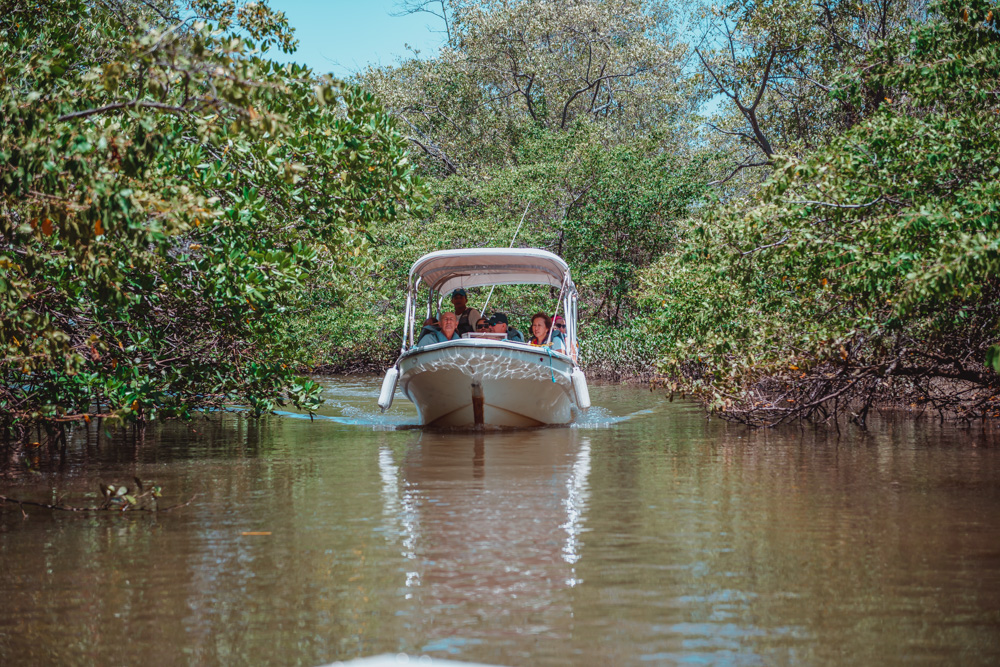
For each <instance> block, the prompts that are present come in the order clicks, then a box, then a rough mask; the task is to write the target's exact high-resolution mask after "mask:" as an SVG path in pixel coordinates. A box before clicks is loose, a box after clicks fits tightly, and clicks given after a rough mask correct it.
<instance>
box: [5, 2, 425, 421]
mask: <svg viewBox="0 0 1000 667" xmlns="http://www.w3.org/2000/svg"><path fill="white" fill-rule="evenodd" d="M196 15H197V18H196ZM206 19H207V20H206ZM0 23H2V38H0V62H2V63H3V64H2V70H0V76H2V78H3V81H4V82H5V83H4V88H3V92H2V94H0V106H2V112H0V197H2V199H0V311H2V313H3V318H2V323H0V354H2V356H0V375H2V376H3V384H4V387H3V390H2V392H0V413H2V414H3V415H4V418H3V420H2V421H3V423H4V425H5V426H7V427H10V426H11V425H13V424H17V423H20V420H23V419H30V418H39V417H41V418H56V419H60V418H71V417H72V415H74V414H80V413H85V412H88V411H92V410H94V409H96V410H98V411H99V412H110V413H113V414H115V415H116V416H119V417H127V418H138V419H145V418H153V417H154V416H155V415H156V414H157V413H161V414H162V413H165V414H170V415H180V416H184V415H187V414H189V412H190V410H192V409H196V408H199V407H204V406H206V405H220V404H224V403H228V402H232V401H238V402H242V403H245V404H248V405H250V406H252V407H253V408H254V409H255V410H256V411H261V410H268V409H272V408H273V407H274V406H275V405H276V401H278V400H282V396H287V397H288V398H290V399H291V400H293V401H295V402H296V403H297V404H299V405H302V406H305V407H309V406H312V405H315V401H316V399H317V396H318V387H316V386H315V384H314V383H312V382H309V381H302V380H299V379H297V378H296V377H295V374H294V373H295V370H294V368H295V364H296V363H297V361H298V351H297V347H296V346H295V345H294V341H289V340H288V339H287V338H285V337H283V336H282V335H281V334H282V333H283V331H284V328H285V322H286V320H287V313H288V312H289V311H290V310H294V309H295V308H296V307H297V305H298V304H300V303H301V302H302V300H303V299H308V298H310V297H312V296H313V295H314V294H317V293H335V292H336V291H338V290H339V289H342V286H343V282H344V280H345V279H348V278H350V276H351V275H352V272H357V271H363V270H366V269H370V267H371V263H370V261H369V259H368V251H369V249H370V245H371V242H370V239H371V232H370V228H371V227H373V226H377V225H378V224H381V223H384V222H386V221H391V220H394V219H395V218H396V217H397V216H399V215H402V214H404V213H406V212H407V211H408V210H410V209H411V208H413V207H414V206H415V205H416V204H417V200H418V198H419V187H420V186H419V183H418V181H417V180H416V179H415V177H414V176H413V175H412V168H411V166H410V165H409V164H408V162H407V157H406V153H405V143H404V140H403V139H402V137H400V135H398V133H396V131H395V129H394V123H393V121H392V120H391V119H390V118H389V117H388V116H387V115H386V114H385V113H384V112H383V111H382V110H381V107H380V106H379V105H378V104H377V103H376V102H375V100H374V98H372V97H371V96H370V95H369V94H367V93H364V92H362V91H360V90H358V89H356V88H353V87H350V86H345V85H344V84H342V83H340V82H338V81H334V80H331V79H329V78H318V77H316V76H315V75H313V73H312V72H310V71H309V70H308V69H305V68H302V67H299V66H297V65H279V64H277V63H274V62H272V61H270V60H268V59H266V57H265V56H264V52H265V51H266V50H267V49H268V48H270V47H271V46H272V45H277V46H279V47H280V48H282V49H283V50H286V51H287V50H290V49H291V48H293V47H294V40H293V39H292V36H291V30H290V29H289V27H288V25H287V23H286V21H285V19H284V16H283V15H282V14H281V13H280V12H273V11H272V10H270V9H269V8H268V7H267V5H266V4H264V3H260V2H251V3H247V4H237V3H228V2H226V3H223V2H215V1H214V0H208V1H202V2H198V3H197V6H194V5H186V4H180V5H178V4H174V3H168V2H124V3H116V4H115V5H113V6H111V5H105V4H103V3H96V2H89V1H87V0H59V1H57V0H51V1H40V0H25V1H21V2H16V3H14V4H13V6H12V7H11V8H10V10H9V11H7V12H5V14H4V15H3V17H0Z"/></svg>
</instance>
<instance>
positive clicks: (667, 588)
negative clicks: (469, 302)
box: [0, 378, 1000, 665]
mask: <svg viewBox="0 0 1000 667" xmlns="http://www.w3.org/2000/svg"><path fill="white" fill-rule="evenodd" d="M379 380H380V379H379V378H363V379H357V378H328V379H324V383H325V386H326V394H327V398H328V404H327V406H325V407H324V409H323V411H322V413H321V414H319V415H317V417H316V418H315V419H309V418H308V417H304V416H302V415H295V414H285V415H276V416H268V417H265V418H263V419H262V420H260V421H253V420H250V419H246V418H245V417H244V416H243V415H241V414H238V413H237V414H225V415H218V414H217V415H212V416H211V417H210V418H208V419H199V420H196V421H194V422H191V423H187V424H181V423H170V424H166V425H160V426H158V427H156V428H150V429H148V430H147V432H146V433H145V434H144V435H143V436H142V437H133V435H132V434H131V433H122V432H113V433H103V432H101V431H100V430H99V429H97V428H96V427H92V428H91V429H90V430H89V431H88V432H78V433H77V434H75V435H74V436H73V437H72V438H71V439H70V442H69V446H68V447H67V448H66V449H65V451H64V452H59V451H58V450H50V449H48V448H46V447H36V448H29V449H28V451H27V454H26V456H25V458H24V459H23V460H15V461H8V462H7V465H6V467H5V468H4V469H3V471H2V473H0V489H2V494H3V495H8V496H13V497H17V498H20V499H22V500H35V501H41V502H48V503H56V502H60V503H63V504H77V505H89V504H94V503H95V502H96V500H95V499H96V497H97V494H96V491H97V483H98V480H103V481H104V482H114V483H131V480H132V478H133V477H134V476H138V477H140V478H141V479H143V480H146V481H147V484H149V483H153V482H155V483H156V484H159V485H161V486H162V488H163V498H162V500H161V502H162V503H163V504H167V505H169V504H172V503H178V502H186V501H188V500H191V503H190V504H189V505H187V506H186V507H182V508H179V509H176V510H174V511H171V512H167V513H159V514H139V513H130V514H125V515H118V514H112V515H108V514H102V515H95V514H78V513H71V512H58V511H50V510H44V509H40V508H34V507H27V506H25V507H24V508H23V513H22V510H21V508H20V507H18V506H17V505H11V504H6V505H3V506H0V564H2V573H0V594H2V597H3V604H2V605H0V664H3V665H49V664H62V665H68V664H98V663H100V664H113V665H124V664H134V665H149V664H152V665H174V664H197V665H213V664H225V665H235V664H274V665H321V664H324V663H329V662H332V661H335V660H346V659H350V658H355V657H361V656H370V655H375V654H381V653H398V652H405V653H408V654H410V655H414V656H416V655H429V656H432V657H436V658H447V659H453V660H463V661H478V662H484V663H490V664H502V665H612V664H614V665H642V664H674V663H681V662H683V663H692V662H693V663H697V664H702V663H708V664H732V665H765V664H766V665H770V664H788V663H801V664H902V663H907V664H909V663H913V662H933V663H939V662H946V663H953V664H997V663H998V662H1000V436H998V435H997V434H996V433H995V432H993V431H990V430H984V429H982V428H972V429H962V428H960V427H958V426H956V425H954V424H943V425H942V424H938V423H937V422H936V421H933V420H926V419H924V420H914V419H911V418H891V417H886V416H877V417H876V418H874V419H872V420H871V424H870V430H869V432H867V433H865V432H861V431H858V430H856V429H845V430H843V431H842V433H841V434H839V435H838V434H837V433H836V432H833V431H814V430H812V429H808V428H807V429H799V428H798V427H789V428H784V429H781V430H772V431H748V430H747V429H745V428H743V427H740V426H737V425H732V424H727V423H725V422H722V421H719V420H714V419H706V418H705V416H704V413H703V412H702V410H701V409H700V408H699V407H698V406H697V405H694V404H691V403H685V402H681V401H675V402H673V403H671V402H668V401H667V400H666V395H665V394H663V393H650V392H649V391H648V390H646V389H644V388H641V387H621V386H595V387H592V396H593V403H594V405H595V407H594V408H592V409H591V411H590V413H589V414H588V415H587V416H586V417H585V419H584V420H583V423H581V424H579V425H576V426H573V427H571V428H547V429H539V430H530V431H517V432H499V433H486V434H478V435H477V434H471V433H434V432H423V431H421V430H419V429H414V428H406V426H407V425H408V424H412V423H413V422H414V421H415V412H414V411H413V409H412V406H410V404H409V403H407V402H406V401H405V400H403V399H401V398H399V397H397V401H396V404H395V405H394V406H393V408H392V410H391V411H390V412H389V413H388V414H387V415H379V414H378V412H377V408H375V406H374V404H375V397H376V395H377V392H378V383H379Z"/></svg>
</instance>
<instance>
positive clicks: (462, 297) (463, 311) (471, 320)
mask: <svg viewBox="0 0 1000 667" xmlns="http://www.w3.org/2000/svg"><path fill="white" fill-rule="evenodd" d="M468 302H469V296H468V295H467V294H466V293H465V290H464V289H462V288H461V287H460V288H458V289H457V290H455V291H454V292H452V293H451V305H453V306H455V317H457V318H458V333H459V335H462V334H464V333H468V332H470V331H472V330H473V329H475V324H476V322H478V321H479V319H480V318H481V317H482V316H483V314H482V313H480V312H479V311H478V310H476V309H475V308H469V307H468V306H467V304H468Z"/></svg>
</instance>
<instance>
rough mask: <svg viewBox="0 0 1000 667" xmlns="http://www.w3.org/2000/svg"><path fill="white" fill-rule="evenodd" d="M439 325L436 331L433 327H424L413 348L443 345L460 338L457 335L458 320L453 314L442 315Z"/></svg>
mask: <svg viewBox="0 0 1000 667" xmlns="http://www.w3.org/2000/svg"><path fill="white" fill-rule="evenodd" d="M440 324H441V328H440V329H436V328H435V327H433V326H425V327H424V328H423V331H421V332H420V338H419V339H417V344H416V345H414V347H420V346H421V345H430V344H432V343H443V342H445V341H449V340H458V339H459V338H461V336H460V335H459V334H458V318H457V317H455V313H442V314H441V320H440Z"/></svg>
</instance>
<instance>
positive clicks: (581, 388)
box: [571, 368, 590, 410]
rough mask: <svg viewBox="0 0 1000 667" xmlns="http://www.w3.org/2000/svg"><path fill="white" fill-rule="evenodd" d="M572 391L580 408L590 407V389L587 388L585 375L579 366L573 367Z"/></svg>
mask: <svg viewBox="0 0 1000 667" xmlns="http://www.w3.org/2000/svg"><path fill="white" fill-rule="evenodd" d="M571 377H572V378H573V391H574V392H576V405H577V407H578V408H580V409H581V410H586V409H587V408H589V407H590V390H589V389H587V376H585V375H584V374H583V371H581V370H580V369H579V368H574V369H573V374H572V376H571Z"/></svg>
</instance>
